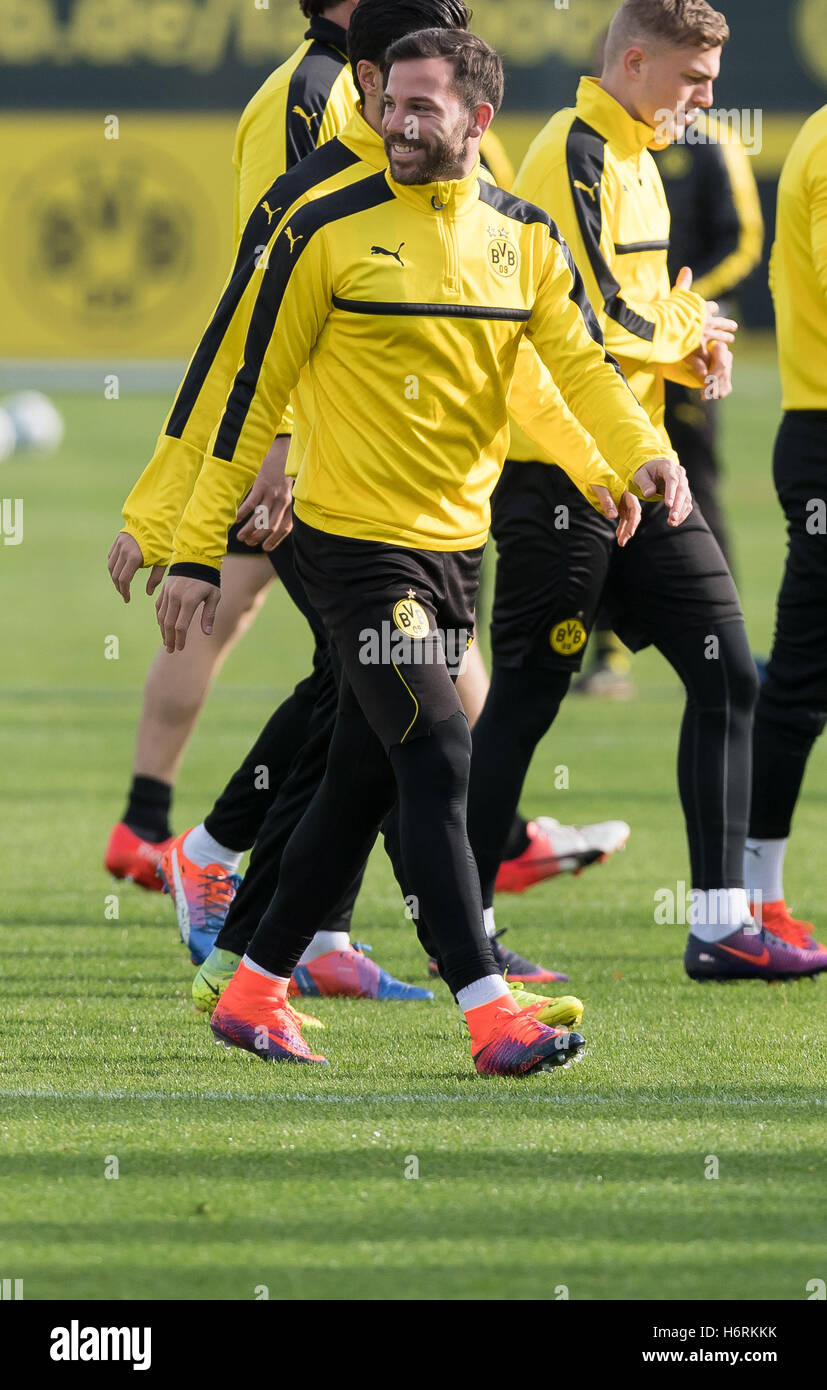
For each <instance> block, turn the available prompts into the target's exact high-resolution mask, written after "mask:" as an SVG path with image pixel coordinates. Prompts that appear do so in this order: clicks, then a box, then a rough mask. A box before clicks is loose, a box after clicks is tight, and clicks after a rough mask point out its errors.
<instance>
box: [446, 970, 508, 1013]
mask: <svg viewBox="0 0 827 1390" xmlns="http://www.w3.org/2000/svg"><path fill="white" fill-rule="evenodd" d="M505 994H507V995H508V997H509V999H510V998H511V990H510V989H509V988H508V985H507V984H506V983H505V980H504V979H503V977H502V975H483V977H482V979H481V980H474V982H473V984H470V985H466V986H465V988H464V989H461V990H460V991H459V994H458V995H457V1003H458V1004H459V1006H460V1008H461V1009H462V1012H463V1013H464V1014H467V1013H468V1011H469V1009H478V1008H479V1007H480V1005H481V1004H492V1003H493V1002H494V1000H495V999H502V997H503V995H505Z"/></svg>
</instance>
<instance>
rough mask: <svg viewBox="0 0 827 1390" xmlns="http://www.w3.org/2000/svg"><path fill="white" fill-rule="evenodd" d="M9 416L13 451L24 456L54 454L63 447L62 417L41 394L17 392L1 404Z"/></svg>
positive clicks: (47, 398)
mask: <svg viewBox="0 0 827 1390" xmlns="http://www.w3.org/2000/svg"><path fill="white" fill-rule="evenodd" d="M0 409H3V410H5V412H6V414H7V415H9V416H10V418H11V422H12V425H13V426H14V434H15V441H16V447H17V448H18V449H19V450H20V451H21V452H27V453H35V452H36V453H53V452H54V450H55V449H58V448H60V445H61V444H62V443H63V434H64V425H63V416H62V415H61V413H60V411H59V410H58V408H57V406H56V405H55V404H54V403H53V402H52V401H50V400H49V397H48V396H44V394H43V392H42V391H17V392H16V393H15V394H14V395H13V396H6V398H5V400H3V401H0Z"/></svg>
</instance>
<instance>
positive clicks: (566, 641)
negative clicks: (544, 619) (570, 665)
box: [548, 618, 587, 656]
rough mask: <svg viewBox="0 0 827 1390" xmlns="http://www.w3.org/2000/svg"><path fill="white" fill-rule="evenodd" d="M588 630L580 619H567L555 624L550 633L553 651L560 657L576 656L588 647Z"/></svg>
mask: <svg viewBox="0 0 827 1390" xmlns="http://www.w3.org/2000/svg"><path fill="white" fill-rule="evenodd" d="M586 636H587V633H586V629H585V628H584V626H583V624H582V623H581V621H580V619H579V618H565V619H564V620H563V622H562V623H555V624H554V627H553V628H552V629H551V632H550V633H549V639H548V640H549V642H550V643H551V650H552V651H553V652H557V655H558V656H576V655H577V653H578V652H580V651H582V650H583V648H584V647H585V645H586Z"/></svg>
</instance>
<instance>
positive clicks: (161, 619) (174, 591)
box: [155, 575, 221, 652]
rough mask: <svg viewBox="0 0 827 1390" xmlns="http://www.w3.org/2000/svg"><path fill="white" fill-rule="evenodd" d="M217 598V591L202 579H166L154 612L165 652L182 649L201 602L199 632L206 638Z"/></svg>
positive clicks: (177, 577) (218, 592)
mask: <svg viewBox="0 0 827 1390" xmlns="http://www.w3.org/2000/svg"><path fill="white" fill-rule="evenodd" d="M220 599H221V590H220V589H219V588H218V587H217V586H216V585H215V584H209V583H207V581H206V580H204V579H184V578H183V576H179V575H174V576H172V577H171V578H168V579H166V580H165V581H164V587H163V589H162V590H161V592H160V594H159V595H158V599H157V601H156V604H155V612H156V613H157V614H158V626H159V627H160V629H161V636H162V637H163V639H164V646H165V647H166V649H167V651H168V652H182V651H183V650H184V647H185V646H186V643H187V633H188V632H189V629H190V624H191V622H192V620H193V618H194V617H195V614H196V612H197V611H198V609H199V608H200V607H201V604H202V603H203V605H204V611H203V612H202V614H201V631H202V632H203V633H204V634H205V636H207V637H209V635H210V633H211V632H212V630H213V623H214V622H215V610H216V608H217V607H218V604H219V600H220Z"/></svg>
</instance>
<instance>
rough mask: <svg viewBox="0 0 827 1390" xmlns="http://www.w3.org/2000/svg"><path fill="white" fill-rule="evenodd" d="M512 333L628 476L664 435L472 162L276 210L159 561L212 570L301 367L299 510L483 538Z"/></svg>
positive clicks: (387, 530)
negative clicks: (222, 402)
mask: <svg viewBox="0 0 827 1390" xmlns="http://www.w3.org/2000/svg"><path fill="white" fill-rule="evenodd" d="M524 335H527V336H528V338H529V339H530V341H531V342H532V344H533V345H534V347H535V348H536V350H537V352H538V354H539V356H540V357H541V358H542V360H543V361H544V362H545V363H546V365H547V366H548V367H549V369H550V371H551V373H552V375H553V377H554V379H555V382H556V384H557V386H558V387H559V389H560V391H561V392H562V395H563V397H564V398H565V400H566V403H567V405H568V406H569V407H570V409H571V410H572V412H573V413H574V415H575V416H576V417H577V419H578V420H579V421H581V423H582V424H583V425H584V426H585V428H586V429H587V430H588V431H589V433H590V434H591V435H592V436H593V438H594V440H595V442H596V444H597V447H598V448H599V450H600V451H601V453H602V454H603V455H604V457H605V458H606V460H607V461H608V463H609V464H610V465H611V467H612V468H613V469H614V471H615V473H616V474H617V475H618V477H619V479H620V481H621V485H628V483H629V482H630V480H631V479H632V476H633V474H634V473H635V472H636V471H637V469H638V468H639V467H640V466H641V465H642V464H643V463H644V462H646V461H647V460H649V459H651V458H653V457H657V456H659V455H661V454H662V453H663V451H664V450H663V441H662V439H661V437H660V436H659V435H658V433H657V431H656V430H654V429H653V428H652V426H651V423H650V421H649V420H648V418H647V417H646V415H645V413H644V411H643V410H642V409H641V407H640V405H639V404H638V402H637V401H636V400H635V398H634V396H633V394H632V393H631V392H630V391H629V389H628V387H627V385H626V383H625V381H624V380H623V377H622V374H621V373H620V371H619V370H618V368H617V364H616V363H614V362H613V361H612V360H611V359H610V358H608V357H607V355H606V353H605V351H604V348H603V342H602V336H601V334H600V330H599V328H598V325H597V322H596V320H595V317H594V314H593V313H592V311H591V308H590V306H589V304H588V301H587V299H586V297H585V294H584V291H583V285H582V281H581V279H580V276H579V274H578V273H577V271H576V269H575V267H574V264H573V262H572V259H571V256H570V254H569V251H568V248H567V247H566V245H565V243H564V241H563V239H562V237H561V236H560V235H559V233H558V231H557V228H556V227H555V226H554V224H553V223H552V221H551V219H550V218H549V217H548V215H547V214H545V213H544V212H542V211H541V210H540V209H539V208H536V207H534V206H532V205H531V204H529V203H526V202H523V201H522V200H520V199H518V198H514V197H512V196H511V195H510V194H507V193H504V192H503V191H502V190H500V189H498V188H494V187H492V186H491V185H489V184H488V183H487V182H484V181H483V180H481V178H480V177H479V166H478V167H477V169H476V170H475V171H474V172H473V173H472V174H470V175H469V176H468V177H467V178H465V179H463V180H460V181H457V182H448V183H438V184H431V185H426V186H424V187H423V186H420V187H406V186H403V185H399V184H396V183H395V182H394V180H393V179H392V178H391V177H390V174H389V173H388V172H385V173H380V174H374V175H372V176H371V177H370V178H367V179H364V180H363V181H362V182H360V183H357V184H353V185H351V186H350V187H348V188H345V189H343V190H341V191H340V192H338V193H333V194H330V195H328V196H327V197H326V198H324V199H318V200H316V201H314V202H312V203H309V204H307V205H306V206H304V207H302V208H300V209H299V210H298V211H297V212H296V213H295V214H291V216H290V217H289V218H288V219H287V220H286V223H285V225H284V229H283V231H282V232H281V233H280V235H279V236H278V238H277V240H276V242H275V244H274V245H273V247H272V249H271V252H270V256H269V263H268V267H267V269H266V271H265V273H264V276H263V278H262V286H261V291H260V293H259V296H258V300H257V302H256V306H255V309H254V311H253V314H252V317H251V322H250V330H249V333H248V335H247V341H246V345H245V353H244V362H243V364H242V366H241V367H240V369H239V372H238V374H237V376H236V379H235V382H234V384H233V387H232V390H231V392H230V394H229V397H228V399H227V404H226V407H225V410H224V413H223V416H222V418H221V421H220V423H219V424H218V427H217V429H216V430H215V433H214V435H213V438H212V439H211V441H210V447H209V454H208V456H207V458H206V459H205V462H204V467H203V468H202V470H201V472H200V474H199V476H198V479H197V481H196V484H195V488H194V490H193V493H192V496H191V498H190V501H189V503H188V504H187V508H186V510H185V512H184V515H183V517H182V520H181V523H180V525H179V527H178V530H177V532H176V537H175V543H174V551H173V572H174V573H184V574H198V575H201V576H203V577H205V578H211V579H212V580H213V581H214V582H218V571H219V567H220V563H221V558H222V556H223V554H224V550H225V542H226V533H227V529H228V527H229V525H230V523H231V522H232V520H233V519H234V516H235V511H236V507H237V505H238V502H239V501H240V499H241V498H242V497H243V496H244V494H245V492H246V491H247V489H248V488H249V486H250V484H251V483H252V481H253V479H254V478H255V476H256V473H257V472H258V468H259V465H260V463H261V459H262V458H263V457H264V454H265V453H266V451H267V449H268V448H269V445H270V443H271V441H272V438H273V435H274V433H275V429H276V427H277V425H278V423H279V420H280V418H281V415H282V412H283V410H284V407H285V404H286V403H287V400H288V399H289V396H290V393H291V391H292V390H293V389H294V387H295V386H296V384H297V382H298V381H299V378H300V376H302V374H303V373H304V374H305V381H306V385H307V391H308V393H309V394H308V416H309V420H310V421H311V422H312V429H311V430H310V433H309V437H308V438H307V439H306V440H304V441H303V452H302V455H301V458H300V460H299V463H298V468H297V473H296V483H295V487H294V506H295V510H296V514H297V515H298V516H299V517H300V518H301V519H302V520H303V521H305V522H307V523H308V524H309V525H312V526H315V527H317V528H319V529H323V530H326V531H330V532H332V533H334V534H337V535H342V536H352V537H356V538H363V539H368V540H378V541H385V542H388V543H392V544H398V545H403V546H410V547H412V548H422V549H429V550H464V549H468V548H471V547H474V546H478V545H481V544H482V543H483V542H484V540H485V539H486V536H487V534H488V528H489V520H490V512H489V498H490V495H491V492H492V491H493V488H494V486H495V484H496V481H497V478H498V477H499V473H500V470H501V468H502V463H503V460H504V457H505V453H506V448H507V444H508V435H509V431H508V408H507V397H508V390H509V386H510V384H511V380H512V377H513V374H514V370H515V365H516V362H517V355H518V351H519V348H520V343H521V340H522V338H523V336H524ZM547 433H548V436H549V438H548V444H549V446H550V447H553V444H554V432H553V430H551V429H550V430H548V431H547Z"/></svg>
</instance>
